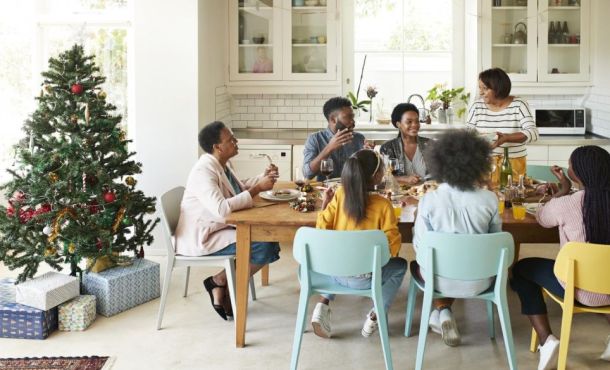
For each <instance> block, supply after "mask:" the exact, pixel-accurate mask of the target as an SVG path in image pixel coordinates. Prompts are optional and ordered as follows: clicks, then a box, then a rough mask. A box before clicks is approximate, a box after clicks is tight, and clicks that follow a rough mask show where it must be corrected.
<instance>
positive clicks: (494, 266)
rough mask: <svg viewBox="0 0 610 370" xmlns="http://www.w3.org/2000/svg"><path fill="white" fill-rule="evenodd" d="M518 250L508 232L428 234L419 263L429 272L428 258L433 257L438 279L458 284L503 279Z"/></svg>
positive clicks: (424, 238)
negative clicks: (499, 276) (462, 281)
mask: <svg viewBox="0 0 610 370" xmlns="http://www.w3.org/2000/svg"><path fill="white" fill-rule="evenodd" d="M514 248H515V247H514V242H513V236H512V235H511V234H510V233H507V232H499V233H492V234H451V233H439V232H434V231H428V232H426V233H425V234H424V236H423V238H422V242H421V245H419V246H418V253H417V262H418V264H419V265H420V266H422V267H423V268H424V269H426V266H428V263H429V262H428V261H427V258H429V255H433V264H432V270H433V273H434V274H435V275H438V276H442V277H445V278H448V279H457V280H478V279H485V278H489V277H492V276H496V275H499V272H500V271H501V270H505V269H507V268H508V266H510V264H511V263H512V261H513V259H514ZM427 272H428V271H427V270H426V273H427Z"/></svg>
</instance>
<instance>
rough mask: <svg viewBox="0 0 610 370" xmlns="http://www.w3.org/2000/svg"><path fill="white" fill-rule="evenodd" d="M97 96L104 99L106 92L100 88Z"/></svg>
mask: <svg viewBox="0 0 610 370" xmlns="http://www.w3.org/2000/svg"><path fill="white" fill-rule="evenodd" d="M97 97H98V98H100V99H106V92H105V91H104V90H101V91H100V92H99V93H97Z"/></svg>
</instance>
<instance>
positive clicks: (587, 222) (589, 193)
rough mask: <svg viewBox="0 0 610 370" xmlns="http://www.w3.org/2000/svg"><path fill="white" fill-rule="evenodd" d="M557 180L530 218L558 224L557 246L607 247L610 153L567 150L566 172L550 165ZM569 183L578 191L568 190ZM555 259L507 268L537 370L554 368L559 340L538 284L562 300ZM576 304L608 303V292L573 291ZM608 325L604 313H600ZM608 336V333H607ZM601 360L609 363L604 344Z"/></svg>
mask: <svg viewBox="0 0 610 370" xmlns="http://www.w3.org/2000/svg"><path fill="white" fill-rule="evenodd" d="M551 172H553V174H554V175H555V176H556V177H557V179H558V180H559V183H560V188H559V191H558V192H557V193H556V194H555V195H554V196H553V199H551V200H550V201H549V202H548V203H547V204H545V205H544V206H541V207H539V208H538V211H537V212H536V219H537V220H538V223H539V224H540V225H542V226H544V227H555V226H558V227H559V241H560V246H563V245H564V244H565V243H567V242H569V241H577V242H588V243H595V244H609V246H608V248H610V176H609V174H610V154H608V152H607V151H605V150H604V149H602V148H600V147H598V146H592V145H591V146H581V147H579V148H577V149H576V150H574V152H572V155H571V156H570V165H569V168H568V173H567V176H566V175H565V174H564V173H563V170H562V169H561V167H558V166H553V167H551ZM570 180H572V183H574V184H575V185H576V186H577V187H578V188H579V191H577V192H575V193H573V194H569V192H570V189H571V186H572V184H571V183H570ZM554 265H555V261H554V260H552V259H547V258H539V257H532V258H525V259H522V260H520V261H519V262H517V263H516V264H515V266H514V267H513V278H512V280H511V286H512V288H513V290H515V291H516V292H517V294H518V295H519V299H520V300H521V313H523V314H524V315H527V317H528V318H529V320H530V322H531V323H532V326H533V327H534V330H536V333H538V337H539V338H540V344H541V345H540V347H539V348H540V360H539V363H538V369H539V370H542V369H554V368H555V367H556V366H557V354H558V351H559V339H558V338H557V337H556V336H555V335H553V333H552V332H551V327H550V325H549V319H548V316H547V311H546V305H545V303H544V298H543V296H542V288H545V289H547V290H548V291H550V292H551V293H553V294H554V295H556V296H559V297H561V298H563V295H564V286H565V284H564V282H562V281H559V280H558V279H557V278H556V277H555V274H554V273H553V267H554ZM575 299H576V301H578V303H580V304H582V305H585V306H591V307H598V306H607V305H610V295H607V294H599V293H593V292H588V291H585V290H582V289H576V291H575ZM606 319H607V320H608V322H609V323H610V315H606ZM609 339H610V337H609ZM601 359H603V360H606V361H610V344H608V348H606V350H605V352H604V353H603V354H602V355H601Z"/></svg>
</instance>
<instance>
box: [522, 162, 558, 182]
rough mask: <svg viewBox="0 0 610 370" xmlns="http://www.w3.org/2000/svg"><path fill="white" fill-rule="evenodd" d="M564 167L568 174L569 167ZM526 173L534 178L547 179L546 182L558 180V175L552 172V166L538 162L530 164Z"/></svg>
mask: <svg viewBox="0 0 610 370" xmlns="http://www.w3.org/2000/svg"><path fill="white" fill-rule="evenodd" d="M562 168H563V173H564V175H566V176H567V175H568V169H567V168H564V167H562ZM525 171H526V172H525V174H526V175H527V176H529V177H531V178H532V179H536V180H540V181H545V182H558V180H557V177H555V175H553V173H552V172H551V166H544V165H538V164H528V165H527V167H526V170H525ZM517 180H518V179H517Z"/></svg>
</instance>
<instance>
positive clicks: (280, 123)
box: [277, 121, 292, 128]
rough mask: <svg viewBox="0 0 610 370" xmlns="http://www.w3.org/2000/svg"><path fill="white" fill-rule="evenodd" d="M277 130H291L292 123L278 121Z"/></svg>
mask: <svg viewBox="0 0 610 370" xmlns="http://www.w3.org/2000/svg"><path fill="white" fill-rule="evenodd" d="M277 127H278V128H292V121H278V123H277Z"/></svg>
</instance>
